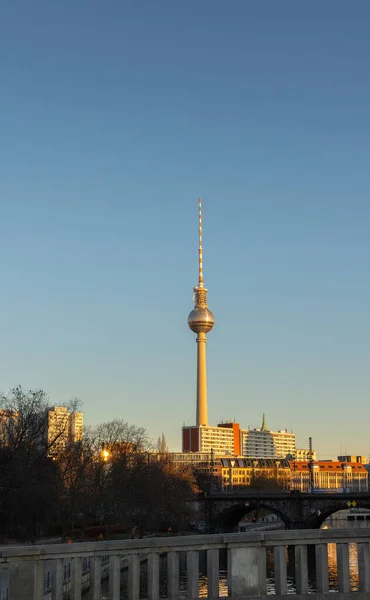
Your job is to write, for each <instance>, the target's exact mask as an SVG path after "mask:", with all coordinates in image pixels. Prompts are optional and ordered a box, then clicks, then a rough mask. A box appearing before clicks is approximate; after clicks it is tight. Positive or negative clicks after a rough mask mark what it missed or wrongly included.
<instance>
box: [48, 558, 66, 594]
mask: <svg viewBox="0 0 370 600" xmlns="http://www.w3.org/2000/svg"><path fill="white" fill-rule="evenodd" d="M63 562H64V561H63V559H62V558H57V559H56V561H55V563H54V565H53V566H54V569H53V575H52V582H51V600H63V581H64V564H63Z"/></svg>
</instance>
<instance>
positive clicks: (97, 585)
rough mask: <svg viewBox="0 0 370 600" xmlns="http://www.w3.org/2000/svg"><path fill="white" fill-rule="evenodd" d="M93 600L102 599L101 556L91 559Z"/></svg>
mask: <svg viewBox="0 0 370 600" xmlns="http://www.w3.org/2000/svg"><path fill="white" fill-rule="evenodd" d="M90 569H91V570H90V586H91V600H101V556H93V557H92V558H91V560H90Z"/></svg>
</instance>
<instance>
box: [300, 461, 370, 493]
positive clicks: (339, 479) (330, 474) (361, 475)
mask: <svg viewBox="0 0 370 600" xmlns="http://www.w3.org/2000/svg"><path fill="white" fill-rule="evenodd" d="M290 468H291V471H292V476H291V489H292V490H300V491H301V492H308V491H309V489H310V487H311V486H310V462H309V461H297V462H296V461H290ZM312 470H313V481H314V489H315V490H343V491H349V492H367V491H368V490H369V480H368V472H367V470H366V469H365V467H364V465H362V464H360V463H357V462H356V463H354V462H351V463H348V462H337V461H325V460H319V461H313V462H312Z"/></svg>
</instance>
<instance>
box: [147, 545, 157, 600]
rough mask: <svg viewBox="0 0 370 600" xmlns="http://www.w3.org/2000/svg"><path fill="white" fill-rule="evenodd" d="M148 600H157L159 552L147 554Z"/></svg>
mask: <svg viewBox="0 0 370 600" xmlns="http://www.w3.org/2000/svg"><path fill="white" fill-rule="evenodd" d="M148 600H159V554H158V553H156V552H152V553H151V554H149V556H148Z"/></svg>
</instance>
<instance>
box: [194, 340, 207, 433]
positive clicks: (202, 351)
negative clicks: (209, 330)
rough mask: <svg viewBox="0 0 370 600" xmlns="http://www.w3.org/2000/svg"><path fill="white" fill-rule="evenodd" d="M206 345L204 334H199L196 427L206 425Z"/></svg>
mask: <svg viewBox="0 0 370 600" xmlns="http://www.w3.org/2000/svg"><path fill="white" fill-rule="evenodd" d="M206 343H207V337H206V334H205V333H203V332H199V333H198V337H197V344H198V353H197V423H196V424H197V427H199V425H208V408H207V361H206Z"/></svg>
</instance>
